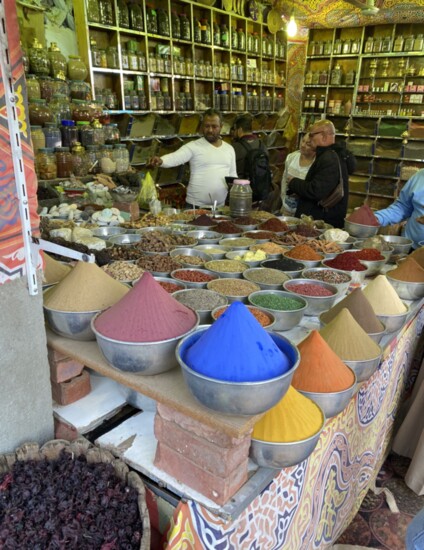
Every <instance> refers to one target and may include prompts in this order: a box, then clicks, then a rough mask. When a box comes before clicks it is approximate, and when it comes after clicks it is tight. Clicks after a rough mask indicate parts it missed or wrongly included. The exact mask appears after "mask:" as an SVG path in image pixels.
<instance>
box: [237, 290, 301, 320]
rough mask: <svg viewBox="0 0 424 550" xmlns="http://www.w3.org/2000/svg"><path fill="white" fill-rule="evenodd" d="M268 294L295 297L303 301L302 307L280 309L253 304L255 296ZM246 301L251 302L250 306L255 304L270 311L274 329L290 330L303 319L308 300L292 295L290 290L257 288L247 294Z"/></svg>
mask: <svg viewBox="0 0 424 550" xmlns="http://www.w3.org/2000/svg"><path fill="white" fill-rule="evenodd" d="M268 294H276V295H279V296H282V297H285V298H296V299H297V300H300V301H301V302H303V304H304V305H303V307H301V308H299V309H295V310H293V311H281V310H277V309H271V308H268V307H264V306H262V305H260V304H255V301H254V300H255V297H256V296H264V295H268ZM248 301H249V304H252V306H257V307H260V308H262V309H264V310H265V311H270V312H271V313H272V314H273V315H274V317H275V325H274V330H290V329H292V328H294V327H295V326H297V325H298V324H299V323H300V321H301V320H302V319H303V316H304V315H305V311H306V308H307V307H308V302H307V300H305V298H303V297H302V296H299V295H297V296H294V294H293V293H292V292H286V291H284V290H258V291H257V292H252V294H249V297H248Z"/></svg>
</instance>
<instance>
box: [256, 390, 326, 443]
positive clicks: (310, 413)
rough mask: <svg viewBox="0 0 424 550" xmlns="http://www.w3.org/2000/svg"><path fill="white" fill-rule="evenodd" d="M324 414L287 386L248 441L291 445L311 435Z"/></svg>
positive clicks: (257, 423)
mask: <svg viewBox="0 0 424 550" xmlns="http://www.w3.org/2000/svg"><path fill="white" fill-rule="evenodd" d="M323 421H324V414H323V412H322V410H321V409H320V408H319V407H318V405H317V404H316V403H314V402H313V401H312V400H311V399H308V398H307V397H305V396H303V395H302V394H301V393H299V392H298V391H296V390H295V389H294V388H293V386H289V389H288V390H287V393H286V394H285V395H284V397H283V398H282V399H281V401H279V402H278V403H277V404H276V405H275V406H274V407H272V409H270V410H269V411H267V412H266V413H265V414H264V415H263V417H262V418H261V419H260V420H259V421H258V422H256V424H255V426H254V428H253V433H252V438H253V439H259V440H260V441H268V442H271V443H293V442H295V441H303V440H304V439H308V438H309V437H312V436H313V435H315V434H316V433H317V432H318V431H319V430H320V429H321V427H322V424H323Z"/></svg>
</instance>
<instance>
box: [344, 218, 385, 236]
mask: <svg viewBox="0 0 424 550" xmlns="http://www.w3.org/2000/svg"><path fill="white" fill-rule="evenodd" d="M379 227H380V226H378V225H362V224H360V223H354V222H350V221H349V220H347V219H346V218H345V221H344V228H345V230H346V231H347V232H348V233H349V235H351V236H352V237H361V238H362V239H366V238H367V237H373V236H374V235H377V231H378V230H379Z"/></svg>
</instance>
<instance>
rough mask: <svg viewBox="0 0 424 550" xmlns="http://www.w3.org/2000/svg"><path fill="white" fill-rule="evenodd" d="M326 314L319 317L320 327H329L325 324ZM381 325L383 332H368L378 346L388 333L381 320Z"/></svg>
mask: <svg viewBox="0 0 424 550" xmlns="http://www.w3.org/2000/svg"><path fill="white" fill-rule="evenodd" d="M324 313H325V312H322V313H321V315H320V316H319V322H320V325H321V326H323V327H325V326H326V325H328V322H325V321H324V319H323V315H324ZM380 323H381V324H382V325H383V330H381V331H379V332H367V334H368V336H369V337H370V338H371V340H374V342H376V343H377V344H378V343H380V340H381V339H382V338H383V336H384V335H385V334H386V333H387V330H386V325H385V324H384V323H383V322H382V321H381V320H380Z"/></svg>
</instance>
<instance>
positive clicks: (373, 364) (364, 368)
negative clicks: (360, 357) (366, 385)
mask: <svg viewBox="0 0 424 550" xmlns="http://www.w3.org/2000/svg"><path fill="white" fill-rule="evenodd" d="M380 350H381V353H380V354H379V355H377V357H374V358H373V359H366V360H364V361H347V360H345V359H343V358H342V361H343V363H345V365H347V366H348V367H350V368H351V369H352V370H353V372H354V373H355V375H356V380H357V382H365V380H368V378H369V377H370V376H372V375H373V374H374V372H375V371H376V370H377V367H378V365H379V364H380V359H381V355H382V353H383V350H382V349H381V348H380Z"/></svg>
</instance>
